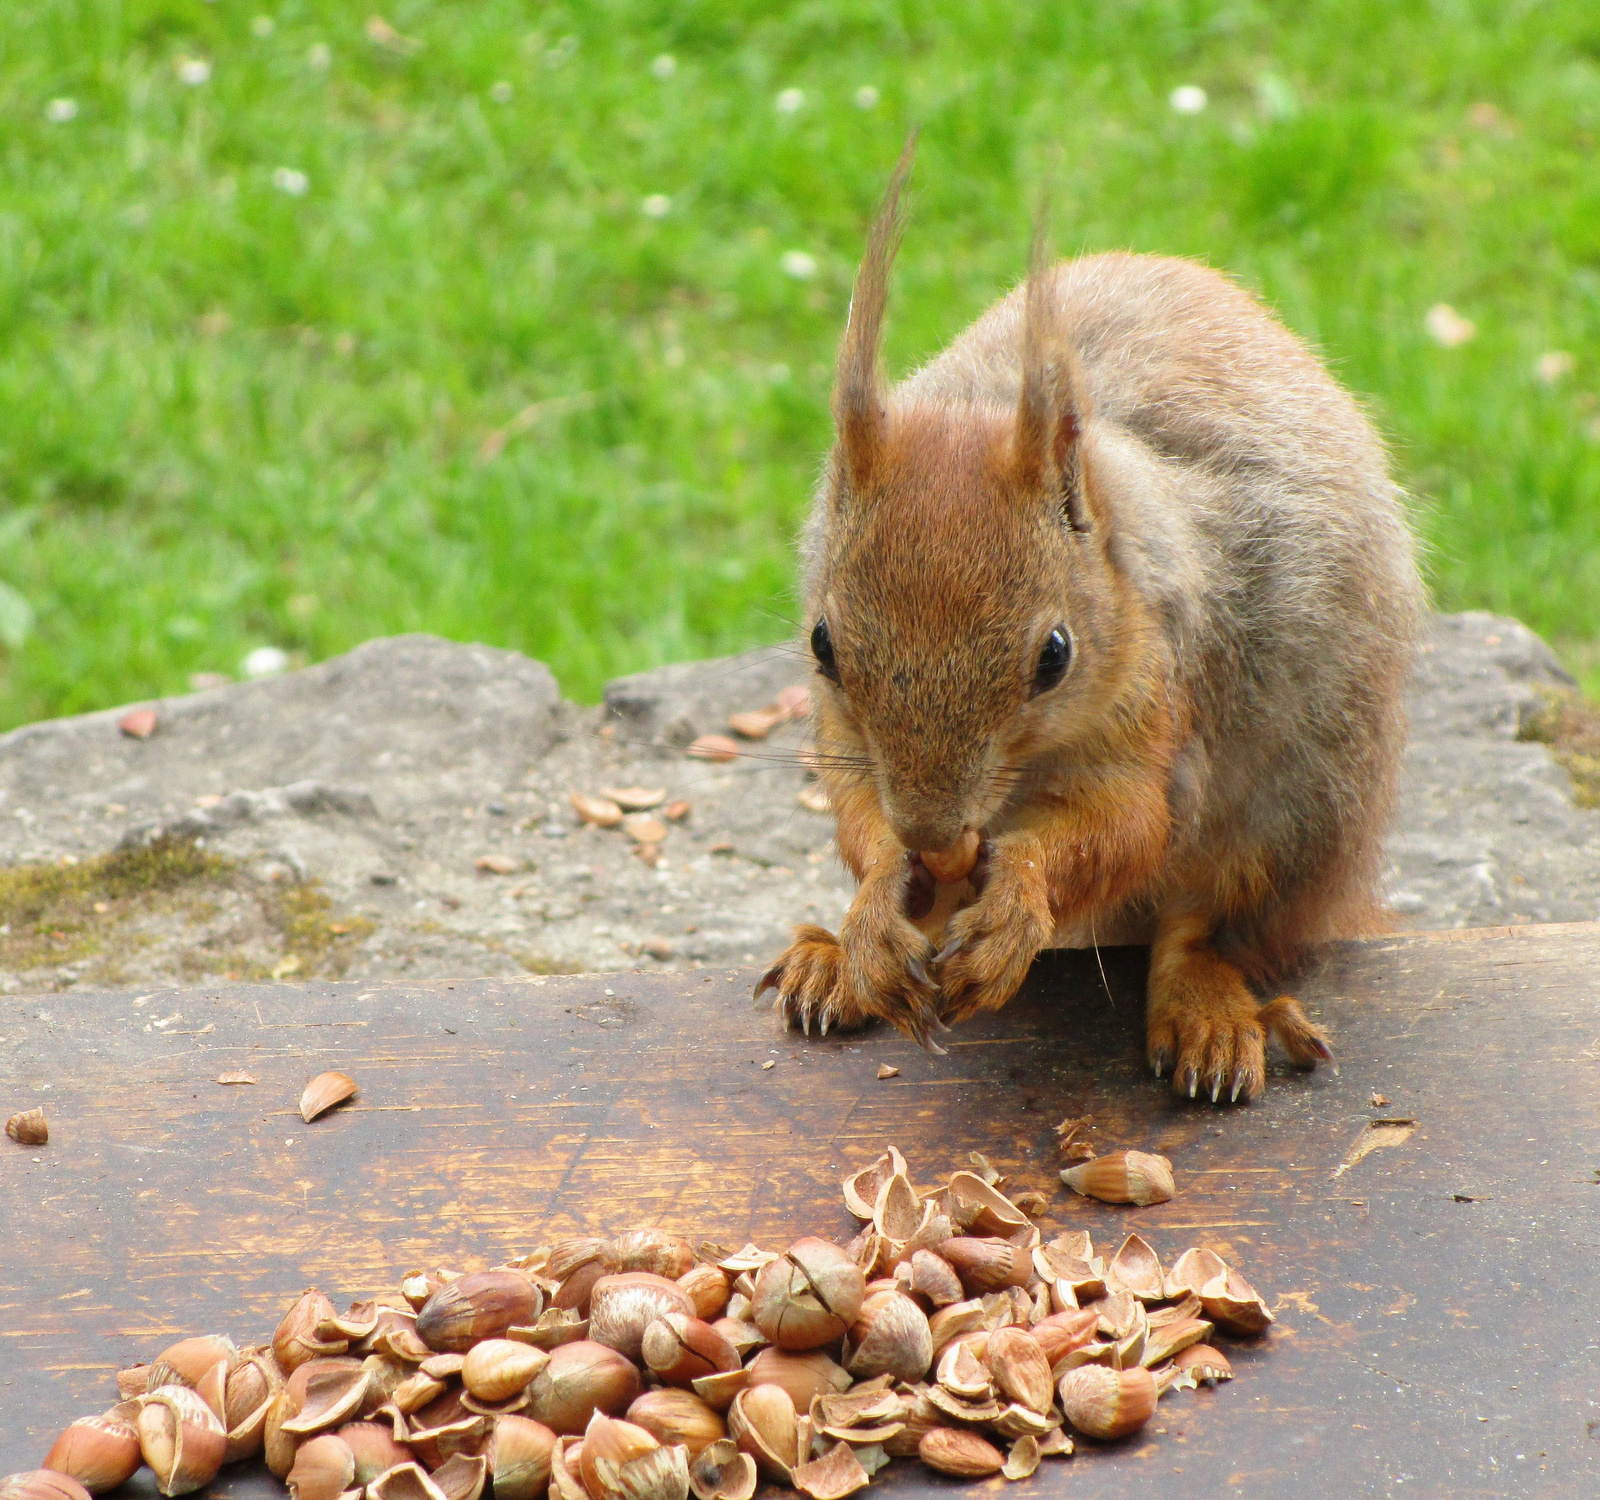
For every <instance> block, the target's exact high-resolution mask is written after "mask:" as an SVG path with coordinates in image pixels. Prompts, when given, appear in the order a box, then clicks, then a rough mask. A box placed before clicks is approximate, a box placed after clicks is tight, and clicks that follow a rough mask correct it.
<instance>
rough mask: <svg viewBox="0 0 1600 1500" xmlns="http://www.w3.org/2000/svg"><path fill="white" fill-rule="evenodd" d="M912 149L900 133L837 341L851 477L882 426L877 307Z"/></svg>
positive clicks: (860, 471) (838, 389) (838, 406)
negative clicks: (901, 142)
mask: <svg viewBox="0 0 1600 1500" xmlns="http://www.w3.org/2000/svg"><path fill="white" fill-rule="evenodd" d="M916 152H917V132H916V131H915V130H913V131H912V132H911V134H910V135H909V136H908V137H907V138H906V143H905V146H904V148H903V149H902V150H901V152H900V160H899V161H898V162H897V163H896V164H895V169H894V173H893V175H892V176H891V177H890V178H889V186H888V188H887V189H886V190H885V192H884V195H883V202H882V203H881V204H880V205H879V208H878V212H877V215H876V216H875V217H874V219H873V221H872V228H871V229H870V230H868V232H867V249H866V254H865V255H863V256H862V258H861V267H860V269H859V270H858V271H857V272H856V284H855V289H854V291H853V293H852V294H851V297H850V317H849V321H848V322H847V323H846V325H845V330H844V341H843V343H841V344H840V346H839V368H838V374H837V377H836V379H835V383H834V388H833V420H834V426H835V428H836V429H837V431H838V436H839V448H840V452H841V454H842V456H843V458H844V463H845V472H846V474H847V476H848V477H849V478H851V479H854V480H857V481H859V480H861V479H863V478H864V477H865V476H866V475H867V473H869V472H870V470H871V468H872V465H873V461H874V459H875V458H876V456H877V454H878V452H879V450H880V449H881V447H882V445H883V437H884V431H885V428H886V426H887V420H888V418H887V413H886V411H885V406H884V381H883V372H882V369H881V367H880V364H879V359H878V349H879V346H880V345H881V344H882V342H883V311H884V306H885V304H886V303H887V302H888V300H889V267H890V266H891V265H892V264H893V263H894V256H895V251H896V250H898V249H899V248H900V234H901V229H902V227H903V225H902V214H901V207H900V199H901V193H902V190H903V189H904V187H905V184H906V179H907V178H908V177H909V176H910V175H911V163H912V160H913V158H914V157H915V156H916Z"/></svg>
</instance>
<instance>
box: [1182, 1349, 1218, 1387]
mask: <svg viewBox="0 0 1600 1500" xmlns="http://www.w3.org/2000/svg"><path fill="white" fill-rule="evenodd" d="M1172 1362H1173V1364H1174V1365H1176V1366H1177V1367H1178V1369H1180V1370H1181V1371H1183V1373H1184V1374H1186V1375H1190V1376H1192V1377H1193V1378H1194V1379H1195V1380H1198V1381H1202V1382H1204V1383H1205V1384H1206V1385H1215V1384H1216V1383H1217V1382H1218V1381H1219V1380H1232V1379H1233V1366H1232V1365H1231V1364H1229V1363H1228V1356H1227V1355H1226V1354H1224V1353H1223V1352H1222V1351H1221V1350H1220V1349H1213V1348H1212V1347H1211V1345H1210V1344H1191V1345H1190V1346H1189V1347H1188V1348H1187V1349H1180V1350H1179V1351H1178V1352H1177V1354H1176V1355H1175V1356H1174V1357H1173V1360H1172Z"/></svg>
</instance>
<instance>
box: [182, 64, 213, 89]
mask: <svg viewBox="0 0 1600 1500" xmlns="http://www.w3.org/2000/svg"><path fill="white" fill-rule="evenodd" d="M177 72H178V82H179V83H186V84H188V85H189V87H190V88H192V89H194V88H199V87H200V85H201V84H202V83H210V82H211V64H210V63H208V62H207V61H206V60H205V58H203V57H180V58H179V59H178V62H177Z"/></svg>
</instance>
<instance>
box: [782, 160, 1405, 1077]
mask: <svg viewBox="0 0 1600 1500" xmlns="http://www.w3.org/2000/svg"><path fill="white" fill-rule="evenodd" d="M908 167H909V148H908V153H907V156H906V157H904V158H902V161H901V164H900V166H899V168H897V170H896V174H895V178H894V180H893V182H892V184H891V187H890V191H889V194H888V197H887V199H886V202H885V207H884V210H883V212H882V213H881V214H880V215H879V218H878V220H877V222H876V223H875V224H874V227H873V231H872V235H871V237H870V239H869V243H868V250H867V255H866V257H865V259H864V261H863V264H862V268H861V272H860V275H859V277H858V279H857V285H856V293H855V297H854V299H853V301H852V304H851V314H850V320H849V325H848V327H847V329H846V333H845V338H844V341H843V345H842V347H841V351H840V358H839V380H838V385H837V388H836V392H835V400H834V410H835V418H836V425H837V430H838V441H837V443H836V445H835V448H834V451H833V454H832V456H831V458H830V461H829V464H828V469H827V473H826V476H825V478H824V481H823V484H822V487H821V492H820V494H819V496H818V499H817V504H816V507H815V510H814V512H813V516H812V521H811V524H810V527H809V530H808V533H807V538H806V548H805V550H806V564H807V568H806V588H805V600H806V611H807V614H806V622H807V628H808V629H809V628H810V626H811V625H812V624H813V623H814V622H815V621H816V620H818V619H825V620H826V622H827V627H828V630H829V632H830V634H831V638H832V643H833V649H834V653H835V659H836V662H837V670H838V681H837V683H835V682H831V681H829V680H827V678H826V677H825V676H823V675H822V674H820V673H819V679H818V695H817V696H818V699H819V706H818V712H817V722H816V736H817V747H818V750H819V753H820V756H821V766H822V771H821V774H822V778H823V780H824V782H825V783H826V785H827V787H828V790H829V793H830V795H831V797H832V799H833V802H834V805H835V807H836V808H837V811H838V818H839V834H838V838H839V848H840V852H841V854H842V855H843V857H844V860H845V863H846V864H847V865H848V866H849V868H850V869H851V871H852V872H853V873H854V874H855V876H856V877H857V879H858V881H859V882H860V889H859V891H858V893H857V897H856V900H855V902H854V904H853V905H852V907H851V909H850V911H849V913H848V914H847V916H846V918H845V920H844V922H843V924H842V926H841V929H840V932H839V934H838V937H837V938H834V937H833V936H832V935H830V934H828V933H826V932H824V931H823V930H822V929H820V928H807V929H804V930H803V932H802V933H801V934H799V935H798V936H797V940H796V943H795V945H794V946H793V947H792V948H790V949H789V951H788V952H787V953H786V954H785V955H784V956H783V957H782V958H781V959H780V960H779V962H778V963H777V965H775V967H774V968H773V970H772V971H771V973H770V974H769V975H768V977H767V982H768V983H771V984H774V985H776V987H777V988H778V992H779V994H778V1004H779V1006H780V1008H781V1009H782V1011H783V1013H784V1015H785V1016H786V1017H787V1018H788V1019H789V1020H791V1021H793V1022H798V1023H800V1024H802V1025H805V1026H806V1027H807V1029H809V1025H810V1022H811V1020H813V1019H816V1020H818V1021H819V1022H821V1023H822V1025H823V1026H824V1028H826V1027H827V1026H828V1025H845V1026H851V1025H860V1024H863V1023H864V1022H866V1021H868V1020H871V1019H873V1018H883V1019H887V1020H890V1021H892V1022H894V1023H895V1024H896V1025H899V1026H901V1027H902V1028H903V1029H905V1030H907V1031H908V1032H909V1033H911V1034H912V1035H915V1036H918V1037H920V1038H922V1039H924V1040H926V1038H927V1037H928V1034H929V1031H930V1029H931V1028H933V1027H935V1026H937V1025H942V1024H943V1023H945V1022H951V1021H959V1020H960V1019H962V1018H964V1017H966V1016H969V1015H971V1014H973V1013H975V1012H976V1011H979V1010H984V1009H992V1008H995V1007H998V1006H1000V1005H1003V1004H1004V1003H1005V1002H1006V1000H1007V999H1009V998H1010V996H1011V995H1012V994H1013V993H1014V992H1015V990H1016V988H1017V986H1018V985H1019V984H1020V983H1021V981H1022V978H1023V976H1024V975H1025V974H1026V972H1027V969H1028V965H1029V963H1030V962H1031V961H1032V959H1033V957H1034V955H1035V954H1036V953H1037V952H1038V950H1039V949H1040V948H1042V947H1046V946H1049V945H1051V944H1052V943H1084V942H1090V941H1101V942H1105V941H1118V940H1120V941H1128V940H1130V939H1135V938H1138V939H1143V940H1152V941H1153V942H1154V948H1153V951H1152V964H1151V980H1150V1017H1149V1043H1150V1059H1151V1063H1152V1065H1153V1066H1154V1067H1155V1068H1156V1070H1157V1072H1158V1073H1160V1072H1164V1071H1166V1069H1168V1068H1171V1069H1172V1070H1173V1075H1174V1082H1175V1084H1176V1086H1178V1087H1179V1088H1181V1089H1184V1090H1186V1091H1187V1092H1189V1093H1190V1094H1194V1093H1195V1092H1197V1091H1198V1090H1199V1089H1201V1088H1204V1089H1206V1090H1207V1092H1208V1093H1209V1094H1210V1095H1211V1097H1212V1098H1213V1099H1218V1098H1221V1097H1223V1096H1224V1095H1228V1096H1230V1097H1244V1098H1248V1097H1250V1096H1251V1095H1253V1094H1254V1093H1255V1092H1256V1091H1257V1090H1258V1089H1259V1088H1260V1087H1261V1084H1262V1081H1263V1079H1264V1076H1265V1059H1264V1050H1263V1049H1264V1040H1265V1036H1266V1033H1267V1031H1268V1030H1269V1029H1270V1030H1272V1031H1273V1032H1274V1033H1275V1034H1276V1035H1278V1036H1279V1038H1280V1040H1282V1041H1283V1043H1284V1045H1285V1046H1286V1048H1287V1049H1288V1050H1289V1051H1290V1053H1291V1055H1292V1056H1294V1057H1295V1058H1296V1059H1297V1060H1298V1061H1301V1062H1311V1061H1314V1060H1315V1057H1316V1056H1318V1055H1323V1056H1326V1055H1327V1048H1326V1042H1325V1039H1324V1038H1323V1037H1322V1034H1321V1033H1320V1031H1318V1030H1317V1028H1315V1027H1313V1026H1312V1025H1311V1023H1310V1022H1309V1021H1307V1020H1306V1019H1305V1017H1304V1014H1303V1013H1302V1012H1301V1011H1300V1010H1299V1007H1298V1006H1297V1005H1296V1004H1295V1002H1294V1001H1292V1000H1289V999H1287V998H1284V999H1280V1000H1277V1001H1274V1002H1273V1003H1272V1004H1271V1005H1269V1006H1266V1007H1259V1006H1258V1004H1257V1001H1256V999H1255V998H1254V996H1253V995H1252V993H1251V991H1250V989H1249V987H1248V986H1249V983H1251V982H1256V983H1259V982H1261V981H1263V980H1266V979H1269V978H1271V977H1273V976H1276V975H1280V974H1282V973H1284V972H1285V971H1286V970H1287V969H1288V968H1290V967H1291V966H1292V965H1293V964H1294V963H1295V962H1296V960H1297V959H1298V958H1299V957H1300V956H1301V955H1302V954H1303V953H1304V951H1305V949H1306V947H1307V946H1308V945H1309V944H1311V943H1315V942H1318V941H1321V940H1323V939H1326V938H1328V937H1330V936H1334V935H1336V934H1340V933H1347V932H1352V931H1355V930H1357V929H1358V928H1359V927H1361V925H1362V924H1364V923H1366V922H1368V921H1370V920H1371V917H1372V914H1373V913H1374V912H1375V911H1376V908H1377V903H1376V901H1375V898H1374V882H1375V878H1376V874H1377V867H1378V856H1379V846H1378V840H1379V837H1380V835H1381V833H1382V831H1383V829H1384V827H1385V824H1386V822H1387V819H1388V816H1389V812H1390V808H1391V805H1392V800H1393V787H1394V778H1395V770H1396V764H1397V760H1398V756H1399V753H1400V749H1401V745H1402V740H1403V735H1404V719H1403V709H1402V688H1403V683H1404V679H1405V676H1406V672H1407V670H1408V667H1409V664H1410V660H1411V654H1412V651H1413V646H1414V639H1415V634H1416V630H1417V625H1418V621H1419V618H1420V612H1421V607H1422V595H1421V588H1420V584H1419V583H1418V580H1417V575H1416V570H1415V566H1414V563H1413V560H1412V546H1411V539H1410V534H1409V531H1408V529H1407V525H1406V521H1405V517H1404V512H1403V506H1402V503H1401V496H1400V494H1399V492H1398V490H1397V489H1396V487H1395V486H1394V484H1393V483H1392V482H1391V481H1390V480H1389V478H1388V476H1387V473H1386V470H1385V463H1384V456H1383V452H1382V449H1381V446H1380V444H1379V442H1378V440H1377V438H1376V436H1375V435H1374V433H1373V432H1372V429H1371V428H1370V426H1369V425H1368V424H1367V422H1366V421H1365V420H1364V419H1363V417H1362V415H1361V413H1360V411H1359V410H1358V408H1357V407H1356V405H1355V403H1354V402H1353V401H1352V400H1351V399H1350V397H1349V396H1348V395H1346V394H1345V392H1344V391H1342V390H1341V389H1340V388H1339V386H1338V385H1337V384H1336V383H1335V382H1334V381H1333V380H1332V379H1331V378H1330V377H1329V376H1328V374H1327V373H1326V371H1325V370H1324V369H1323V368H1322V366H1321V365H1320V364H1319V363H1318V362H1317V361H1316V359H1315V358H1314V357H1313V356H1312V355H1311V354H1310V352H1309V351H1307V350H1306V349H1305V347H1304V346H1303V345H1302V344H1300V343H1299V341H1298V340H1296V339H1295V338H1294V337H1293V335H1291V334H1290V333H1288V332H1287V330H1285V329H1284V328H1283V327H1282V326H1281V325H1280V324H1278V323H1277V322H1276V321H1275V320H1273V319H1272V317H1271V316H1270V315H1269V314H1268V313H1266V312H1265V311H1264V310H1263V309H1262V308H1261V306H1260V305H1259V304H1258V303H1257V302H1255V301H1254V299H1252V298H1251V297H1250V296H1249V295H1248V294H1247V293H1245V292H1243V291H1242V290H1241V289H1240V288H1238V287H1237V286H1235V285H1234V284H1233V283H1231V282H1229V281H1227V280H1226V279H1225V278H1223V277H1221V276H1219V275H1217V274H1216V273H1215V272H1213V271H1209V270H1206V269H1205V268H1203V267H1201V266H1198V265H1194V264H1191V263H1189V262H1185V261H1178V260H1167V259H1159V258H1155V257H1145V256H1132V255H1106V256H1096V257H1092V258H1090V259H1086V260H1081V261H1076V262H1072V263H1067V264H1061V265H1055V266H1052V265H1048V264H1046V263H1045V262H1044V261H1043V259H1042V258H1041V257H1039V256H1038V255H1037V254H1036V257H1035V263H1034V266H1033V269H1032V271H1031V272H1030V276H1029V280H1028V282H1027V284H1026V286H1025V287H1023V288H1020V289H1018V290H1017V291H1015V292H1013V293H1012V294H1011V295H1010V296H1008V297H1006V298H1004V299H1003V300H1002V301H1001V302H999V303H998V304H996V305H995V306H994V307H993V308H991V309H990V310H989V311H988V312H987V313H985V314H984V316H983V317H981V318H980V319H979V320H978V321H977V322H976V323H975V324H973V325H972V327H970V328H969V329H967V331H966V332H965V333H963V334H962V335H961V336H960V338H958V339H957V340H956V342H955V343H954V344H952V345H951V346H950V348H949V349H947V350H946V351H945V352H944V353H943V354H941V355H940V356H939V357H938V358H937V359H935V360H934V361H933V362H932V363H931V364H929V365H928V366H926V367H925V368H924V369H922V370H920V371H919V372H917V373H916V374H915V375H913V376H912V377H911V378H910V379H908V380H907V381H905V382H904V383H903V384H902V385H900V386H899V387H897V388H896V389H894V390H893V391H889V390H887V389H886V387H885V385H884V382H883V380H882V377H881V374H880V371H879V364H878V352H877V351H878V344H879V341H880V337H881V328H882V319H883V309H884V304H885V299H886V296H887V285H888V272H889V264H890V260H891V258H892V255H893V250H894V246H895V244H896V243H897V240H898V235H899V212H898V202H899V192H900V186H901V183H902V182H903V180H904V176H905V173H906V171H907V169H908ZM1058 626H1059V627H1064V628H1067V629H1070V632H1071V638H1072V644H1073V652H1072V660H1071V665H1070V667H1069V669H1068V671H1067V672H1066V674H1065V676H1064V678H1063V679H1062V680H1061V681H1060V682H1059V684H1057V685H1055V686H1053V687H1050V688H1049V689H1048V690H1045V691H1038V692H1036V691H1035V670H1036V663H1037V662H1038V659H1039V653H1040V649H1041V647H1042V645H1043V644H1044V642H1045V640H1046V638H1047V637H1048V636H1049V634H1050V632H1051V631H1052V629H1054V628H1056V627H1058ZM968 829H976V830H979V831H980V833H981V835H982V837H983V840H984V843H983V845H982V848H983V858H982V862H981V864H980V866H979V868H978V869H977V870H975V871H974V873H973V876H972V877H971V878H970V879H969V880H968V881H966V882H964V883H962V885H961V887H960V889H959V890H958V891H956V892H953V893H952V892H951V891H949V890H948V889H947V888H941V900H940V902H939V904H938V905H937V906H936V908H935V911H934V913H933V914H932V915H931V916H930V917H928V918H926V919H924V920H922V921H921V922H920V923H917V922H913V921H912V920H911V919H910V917H909V916H908V915H907V913H906V891H907V877H908V874H909V872H910V870H911V862H912V861H914V860H915V859H916V858H917V855H916V853H915V851H918V850H929V851H943V850H947V849H949V848H950V847H952V846H954V845H955V844H956V843H957V841H958V840H959V839H960V838H961V837H962V836H963V833H964V831H965V830H968Z"/></svg>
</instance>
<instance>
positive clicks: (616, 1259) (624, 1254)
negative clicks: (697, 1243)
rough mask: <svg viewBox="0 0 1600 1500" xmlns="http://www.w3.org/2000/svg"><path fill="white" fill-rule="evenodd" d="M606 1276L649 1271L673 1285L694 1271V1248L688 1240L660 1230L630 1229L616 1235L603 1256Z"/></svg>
mask: <svg viewBox="0 0 1600 1500" xmlns="http://www.w3.org/2000/svg"><path fill="white" fill-rule="evenodd" d="M603 1258H604V1261H605V1267H606V1270H607V1272H608V1273H611V1274H615V1273H617V1272H621V1271H651V1272H653V1273H654V1274H655V1275H657V1276H664V1277H666V1279H667V1280H668V1281H676V1280H677V1279H678V1278H679V1277H680V1276H683V1275H685V1274H686V1273H687V1272H688V1271H690V1270H691V1269H692V1268H693V1267H694V1247H693V1246H692V1245H691V1244H690V1243H689V1242H688V1240H685V1239H681V1238H679V1236H677V1235H675V1234H668V1233H667V1232H666V1231H665V1230H661V1229H630V1230H629V1231H628V1232H627V1233H626V1234H619V1235H618V1236H617V1237H616V1238H615V1239H614V1240H612V1241H611V1243H610V1244H609V1245H607V1246H606V1249H605V1252H604V1257H603Z"/></svg>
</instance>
